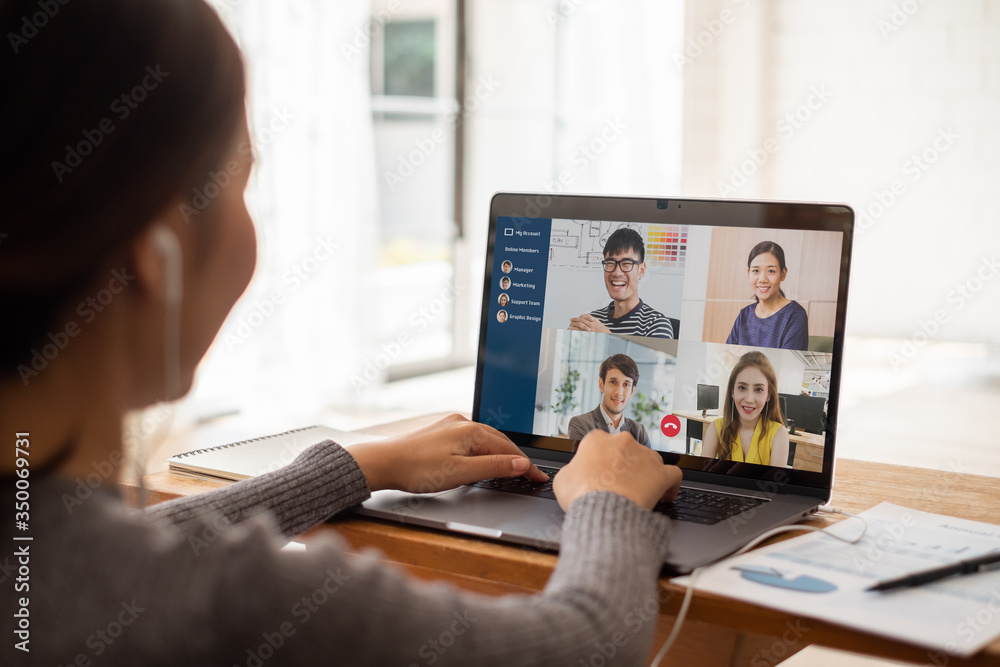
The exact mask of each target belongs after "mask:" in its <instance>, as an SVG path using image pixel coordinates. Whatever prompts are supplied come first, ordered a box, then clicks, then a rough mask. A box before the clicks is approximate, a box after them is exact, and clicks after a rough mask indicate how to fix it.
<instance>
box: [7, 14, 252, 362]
mask: <svg viewBox="0 0 1000 667" xmlns="http://www.w3.org/2000/svg"><path fill="white" fill-rule="evenodd" d="M0 34H3V35H5V36H6V38H5V40H4V41H5V42H6V43H5V44H4V47H5V48H4V50H3V55H0V90H2V91H3V93H2V98H0V128H3V131H2V132H0V205H2V213H0V216H2V217H0V221H2V222H0V234H3V236H0V311H2V312H4V313H5V319H6V318H9V319H8V322H12V321H16V323H17V324H16V326H3V327H0V378H3V377H7V376H9V375H11V374H13V373H14V371H15V368H16V367H17V365H18V364H21V363H24V362H25V361H26V360H27V359H28V358H30V356H31V350H32V348H33V347H35V346H37V345H39V344H41V343H43V342H45V341H46V335H47V333H49V332H51V331H53V328H54V327H59V326H60V322H57V318H58V316H59V314H60V313H61V312H63V311H65V310H66V309H67V308H69V307H71V306H72V305H73V300H74V299H79V298H80V296H81V293H82V291H83V290H85V289H86V288H87V287H88V286H90V285H92V284H93V282H94V281H95V279H96V278H97V275H96V273H97V272H98V271H100V270H101V269H102V268H103V267H105V266H106V265H107V264H108V262H110V261H112V260H113V259H115V257H116V255H117V253H119V252H121V251H122V250H123V249H124V248H125V246H126V245H127V244H128V243H129V242H130V241H131V240H132V239H134V238H135V237H136V235H138V234H139V233H140V232H142V231H143V230H144V229H145V228H146V227H147V226H148V225H149V224H150V222H152V220H153V219H154V217H155V216H157V214H159V213H160V212H161V211H163V210H164V208H165V207H166V206H168V205H169V204H170V203H171V202H172V201H174V200H176V199H177V198H178V197H180V196H181V195H182V194H183V193H185V192H188V191H189V190H190V189H191V188H193V187H195V186H196V185H198V184H202V183H204V182H205V180H207V178H208V175H209V173H210V171H211V170H212V169H213V168H215V167H217V166H218V165H219V164H220V163H221V161H222V160H223V159H224V157H225V156H226V155H227V154H228V152H229V150H230V148H231V146H232V144H233V141H234V139H235V137H236V136H237V135H236V131H237V129H238V128H239V126H240V123H241V121H242V118H243V113H244V112H243V98H244V94H245V89H244V78H243V65H242V61H241V59H240V54H239V51H238V49H237V48H236V45H235V44H234V42H233V40H232V38H231V37H230V36H229V35H228V33H227V32H226V30H225V28H224V26H223V25H222V23H221V21H220V20H219V18H218V16H217V15H216V14H215V12H214V11H213V10H212V9H211V8H210V7H209V6H208V5H206V4H205V3H204V2H203V1H202V0H85V1H77V2H70V3H67V4H61V3H60V2H55V1H53V2H50V3H44V2H43V3H40V2H38V0H11V1H9V2H5V3H3V5H2V7H0ZM198 224H207V219H206V218H205V217H204V216H202V217H199V218H198Z"/></svg>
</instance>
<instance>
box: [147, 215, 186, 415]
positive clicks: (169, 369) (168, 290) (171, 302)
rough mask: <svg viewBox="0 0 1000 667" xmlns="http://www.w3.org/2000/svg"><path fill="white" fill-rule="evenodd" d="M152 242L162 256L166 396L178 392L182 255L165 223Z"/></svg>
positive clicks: (154, 231) (173, 234)
mask: <svg viewBox="0 0 1000 667" xmlns="http://www.w3.org/2000/svg"><path fill="white" fill-rule="evenodd" d="M153 245H154V246H155V247H156V251H157V252H158V253H159V254H160V255H161V256H162V257H163V300H164V305H165V306H166V313H165V316H164V318H163V321H164V325H163V355H164V356H163V363H164V378H165V379H164V382H165V386H164V390H165V391H166V396H165V397H164V398H165V400H168V401H169V400H170V399H172V398H178V397H179V394H180V392H181V301H182V300H183V298H184V255H183V253H182V252H181V243H180V240H178V238H177V234H175V233H174V230H172V229H170V227H168V226H166V225H163V224H161V225H157V226H156V227H154V228H153Z"/></svg>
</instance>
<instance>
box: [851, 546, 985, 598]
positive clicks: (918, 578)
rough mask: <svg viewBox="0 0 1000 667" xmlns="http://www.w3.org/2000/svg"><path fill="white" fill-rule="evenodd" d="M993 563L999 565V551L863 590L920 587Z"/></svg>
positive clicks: (897, 578)
mask: <svg viewBox="0 0 1000 667" xmlns="http://www.w3.org/2000/svg"><path fill="white" fill-rule="evenodd" d="M993 563H1000V551H991V552H990V553H988V554H983V555H982V556H977V557H976V558H969V559H966V560H960V561H955V562H954V563H949V564H948V565H940V566H938V567H932V568H930V569H928V570H921V571H920V572H914V573H912V574H904V575H903V576H902V577H896V578H895V579H886V580H885V581H880V582H878V583H877V584H874V585H872V586H869V587H868V588H866V589H865V590H866V591H888V590H892V589H893V588H903V587H906V586H920V585H921V584H926V583H930V582H932V581H937V580H938V579H944V578H945V577H950V576H952V575H955V574H958V575H962V574H973V573H975V572H979V570H980V569H982V568H983V567H984V566H986V565H991V564H993Z"/></svg>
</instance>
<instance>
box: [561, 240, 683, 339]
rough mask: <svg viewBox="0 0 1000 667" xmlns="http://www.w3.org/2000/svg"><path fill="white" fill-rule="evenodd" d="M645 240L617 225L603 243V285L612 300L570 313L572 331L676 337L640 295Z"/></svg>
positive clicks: (659, 313) (665, 320)
mask: <svg viewBox="0 0 1000 667" xmlns="http://www.w3.org/2000/svg"><path fill="white" fill-rule="evenodd" d="M645 260H646V244H645V243H643V241H642V237H641V236H640V235H639V232H637V231H635V230H634V229H631V228H630V227H619V228H618V229H616V230H615V231H614V232H613V233H612V234H611V236H609V237H608V242H607V243H606V244H605V245H604V261H603V262H601V263H602V264H603V265H604V286H605V287H606V288H607V290H608V296H610V297H611V303H610V304H608V305H607V306H606V307H604V308H598V309H597V310H595V311H592V312H590V313H586V314H584V315H581V316H580V317H573V318H571V319H570V321H569V328H570V329H572V330H574V331H593V332H597V333H616V334H626V335H629V336H648V337H650V338H676V333H675V332H674V328H673V326H672V325H671V323H670V320H669V319H668V318H667V317H666V316H665V315H664V314H663V313H661V312H659V311H657V310H654V309H653V308H651V307H649V306H648V305H647V304H645V303H643V301H642V299H640V298H639V281H640V280H641V279H642V276H643V275H644V274H645V273H646V262H645Z"/></svg>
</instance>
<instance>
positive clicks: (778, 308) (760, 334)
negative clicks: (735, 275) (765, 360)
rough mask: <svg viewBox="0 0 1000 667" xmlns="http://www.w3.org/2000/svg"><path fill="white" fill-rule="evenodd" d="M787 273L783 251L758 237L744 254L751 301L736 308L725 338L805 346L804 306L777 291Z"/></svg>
mask: <svg viewBox="0 0 1000 667" xmlns="http://www.w3.org/2000/svg"><path fill="white" fill-rule="evenodd" d="M787 275H788V267H787V266H785V251H784V250H782V248H781V246H780V245H778V244H777V243H775V242H774V241H761V242H760V243H758V244H757V245H755V246H754V247H753V250H751V251H750V256H749V257H748V258H747V277H748V278H749V279H750V287H751V288H752V289H753V294H754V303H751V304H750V305H749V306H747V307H746V308H744V309H743V310H741V311H740V314H739V315H737V316H736V322H734V323H733V330H732V331H731V332H730V333H729V338H727V339H726V342H727V343H729V344H731V345H753V346H755V347H777V348H783V349H786V350H807V349H809V319H808V317H807V316H806V310H805V308H803V307H802V306H800V305H799V304H798V303H796V302H795V301H792V300H791V299H789V298H787V297H786V296H785V293H784V292H782V291H781V282H782V281H783V280H784V279H785V278H786V277H787Z"/></svg>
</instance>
